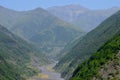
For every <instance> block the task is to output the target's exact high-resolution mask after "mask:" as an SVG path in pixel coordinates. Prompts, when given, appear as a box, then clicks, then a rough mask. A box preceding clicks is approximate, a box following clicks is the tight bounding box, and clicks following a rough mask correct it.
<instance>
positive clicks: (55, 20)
mask: <svg viewBox="0 0 120 80" xmlns="http://www.w3.org/2000/svg"><path fill="white" fill-rule="evenodd" d="M118 10H120V8H119V7H113V8H110V9H103V10H92V9H89V8H85V7H82V6H80V5H66V6H55V7H50V8H47V9H46V10H45V9H42V8H36V9H33V10H29V11H15V10H11V9H8V8H5V7H2V6H0V80H26V79H27V80H33V79H34V80H39V79H40V80H41V79H43V80H46V79H47V80H48V79H55V78H56V77H57V78H58V80H63V79H62V78H61V77H60V75H59V73H58V72H60V73H61V76H62V77H63V78H65V80H109V79H111V80H119V79H120V77H119V75H120V64H119V63H120V55H119V54H120V53H119V50H120V11H118ZM112 14H113V15H112ZM111 15H112V16H111ZM101 22H102V23H101ZM56 60H58V61H56ZM57 62H58V63H57ZM51 63H53V64H51ZM56 63H57V65H56V66H55V67H54V69H53V68H52V67H53V66H54V65H55V64H56ZM47 65H48V66H47ZM50 65H52V66H50ZM55 70H56V71H57V72H55ZM54 75H56V76H54ZM56 80H57V79H56Z"/></svg>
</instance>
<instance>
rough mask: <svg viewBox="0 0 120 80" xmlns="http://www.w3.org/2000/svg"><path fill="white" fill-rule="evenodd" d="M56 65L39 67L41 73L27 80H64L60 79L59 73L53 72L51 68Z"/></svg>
mask: <svg viewBox="0 0 120 80" xmlns="http://www.w3.org/2000/svg"><path fill="white" fill-rule="evenodd" d="M55 64H56V63H53V64H49V65H44V66H41V67H40V70H41V71H42V73H39V74H38V75H37V76H34V77H32V78H30V79H28V80H64V79H63V78H61V77H60V75H61V74H60V73H57V72H55V71H54V69H53V67H54V66H55Z"/></svg>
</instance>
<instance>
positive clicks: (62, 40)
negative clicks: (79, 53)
mask: <svg viewBox="0 0 120 80" xmlns="http://www.w3.org/2000/svg"><path fill="white" fill-rule="evenodd" d="M0 10H1V12H0V17H1V19H4V20H1V22H0V23H1V24H2V25H4V26H5V27H7V28H8V29H9V30H11V31H12V32H13V33H15V34H17V35H18V36H20V37H22V38H24V39H25V40H27V41H28V42H29V43H32V44H33V45H35V46H36V47H38V48H39V49H40V50H41V51H42V52H43V53H48V54H49V55H50V56H51V55H52V56H54V57H55V56H56V55H57V53H58V52H59V51H60V50H61V49H62V48H63V47H64V46H65V45H66V44H67V43H68V42H69V41H71V40H72V39H73V38H74V37H76V36H78V35H79V36H80V35H83V34H82V33H83V31H82V30H78V29H76V28H75V27H76V26H74V25H71V24H69V23H67V22H65V21H63V20H61V19H59V18H57V17H55V16H54V15H51V14H50V13H49V12H48V11H46V10H44V9H42V8H37V9H34V10H30V11H26V12H24V11H23V12H18V11H14V10H10V9H7V8H3V7H1V8H0ZM8 15H9V16H8ZM13 15H14V16H13ZM50 53H51V54H50ZM52 56H51V57H52Z"/></svg>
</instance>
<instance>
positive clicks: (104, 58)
mask: <svg viewBox="0 0 120 80" xmlns="http://www.w3.org/2000/svg"><path fill="white" fill-rule="evenodd" d="M119 50H120V36H117V37H114V38H113V39H111V40H109V41H108V42H107V43H106V44H105V45H103V46H102V47H101V48H100V49H99V50H98V51H97V52H96V53H94V54H92V56H91V57H90V58H89V59H88V60H86V61H85V62H83V63H82V64H80V65H79V67H78V68H77V69H76V70H75V71H74V74H73V77H72V78H71V80H93V77H94V76H98V75H97V74H98V72H99V70H100V68H101V67H102V66H104V64H105V63H107V62H108V61H110V60H113V59H114V58H115V56H114V55H117V53H118V51H119ZM110 75H113V74H112V73H111V74H110ZM100 80H101V79H100Z"/></svg>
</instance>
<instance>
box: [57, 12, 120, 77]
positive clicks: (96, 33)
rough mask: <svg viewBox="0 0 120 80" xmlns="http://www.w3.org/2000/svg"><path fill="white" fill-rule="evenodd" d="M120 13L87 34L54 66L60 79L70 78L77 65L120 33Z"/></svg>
mask: <svg viewBox="0 0 120 80" xmlns="http://www.w3.org/2000/svg"><path fill="white" fill-rule="evenodd" d="M119 21H120V11H119V12H117V13H116V14H114V15H113V16H111V17H109V18H108V19H107V20H105V21H104V22H103V23H102V24H100V25H99V26H98V27H97V28H96V29H94V30H93V31H91V32H89V33H88V34H87V35H86V36H84V37H83V39H82V40H80V41H79V42H78V44H77V45H75V46H74V47H73V48H72V49H71V50H70V51H69V52H68V53H67V54H66V55H65V56H64V57H63V58H62V59H61V60H60V62H59V63H58V64H57V65H56V67H55V69H56V70H58V71H60V72H62V73H63V74H62V77H70V76H71V74H72V72H73V71H74V69H75V68H76V67H77V65H78V64H80V63H81V62H83V61H84V60H85V59H86V58H87V57H89V56H90V55H91V54H92V53H94V52H96V51H97V50H98V49H99V48H100V47H101V46H102V45H103V44H104V43H105V42H107V41H108V40H109V39H111V38H112V37H113V36H114V35H115V34H116V33H118V32H120V28H119V26H120V23H119Z"/></svg>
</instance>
